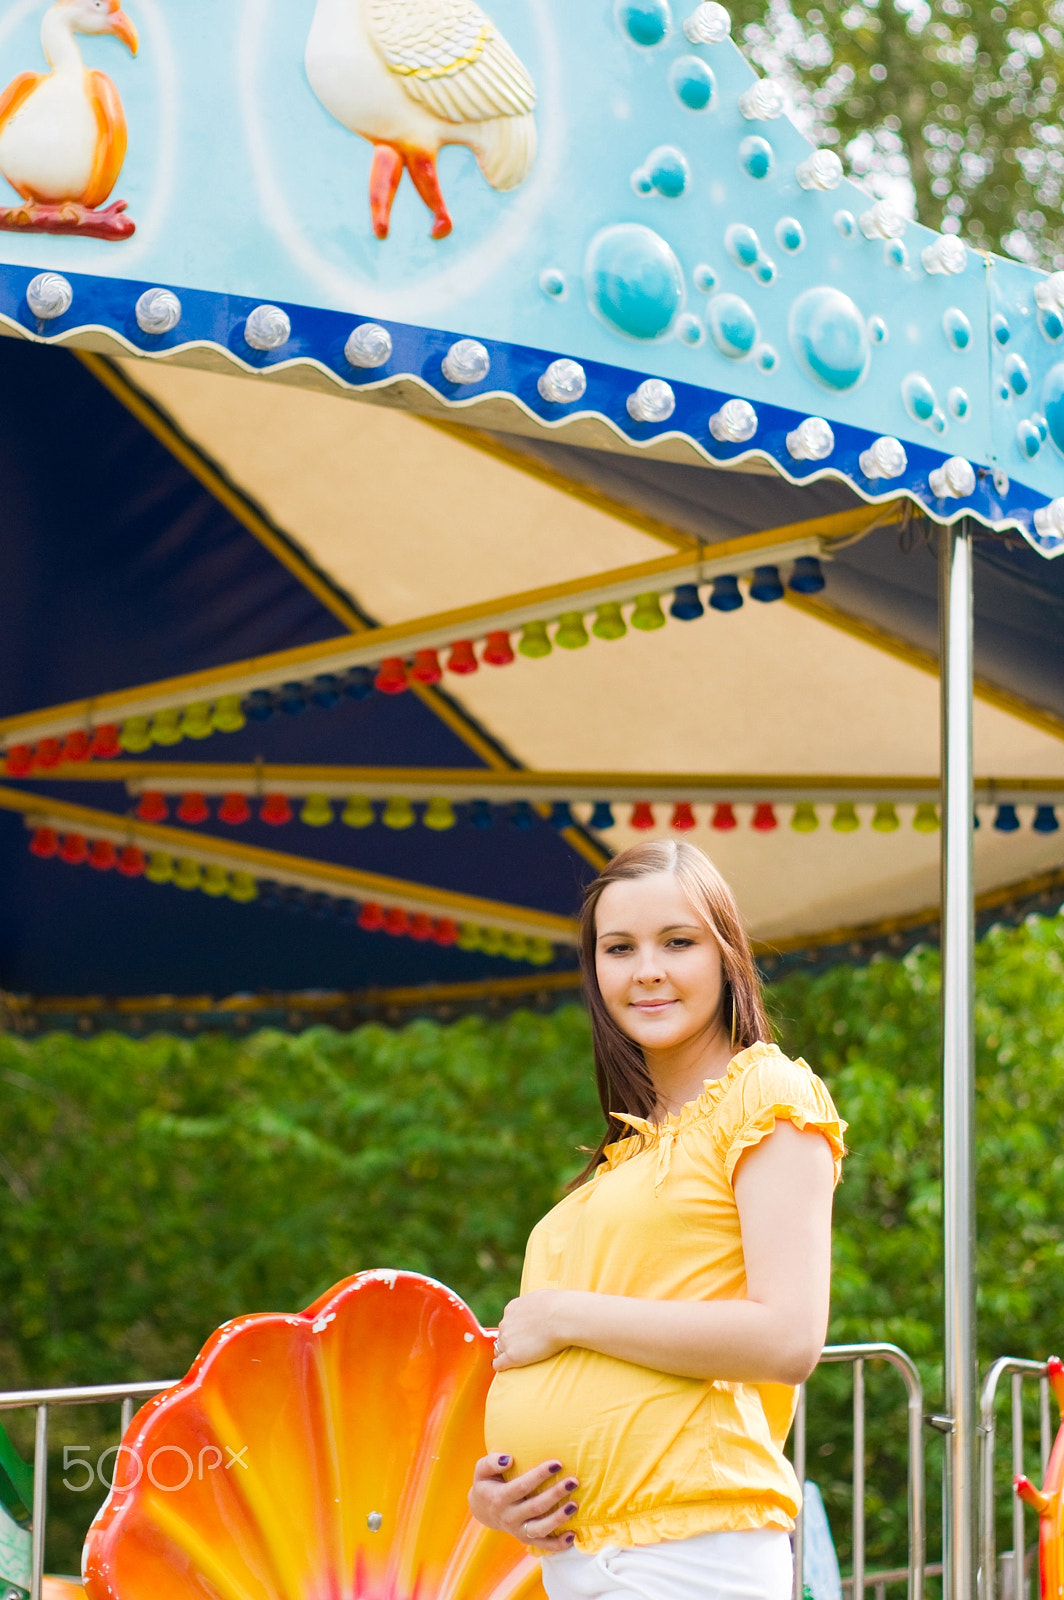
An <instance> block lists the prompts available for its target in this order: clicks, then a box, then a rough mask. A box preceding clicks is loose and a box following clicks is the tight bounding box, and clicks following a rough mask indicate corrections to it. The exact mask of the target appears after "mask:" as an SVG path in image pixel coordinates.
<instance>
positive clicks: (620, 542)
mask: <svg viewBox="0 0 1064 1600" xmlns="http://www.w3.org/2000/svg"><path fill="white" fill-rule="evenodd" d="M119 365H120V366H121V367H122V368H123V369H124V370H125V372H126V375H127V376H128V378H129V380H130V381H131V382H132V383H134V384H135V385H136V386H137V387H138V388H140V389H141V390H143V391H144V392H145V393H146V394H148V395H149V396H150V397H151V398H152V399H153V400H154V401H155V402H156V404H158V405H160V406H162V407H163V409H164V410H165V411H167V412H168V413H169V414H170V416H171V417H172V418H173V419H174V421H175V422H177V423H178V425H179V426H180V427H181V428H182V429H183V430H184V432H185V433H186V434H188V435H189V437H190V438H192V439H193V440H195V441H196V442H197V444H198V445H199V446H200V447H201V448H202V449H203V450H205V451H206V452H207V454H208V455H210V456H211V457H212V458H213V459H214V460H215V461H216V462H217V463H218V464H219V465H220V466H221V467H223V468H224V470H225V471H226V472H227V473H228V475H229V476H230V478H232V479H233V481H234V482H235V483H237V484H239V485H240V487H241V488H242V489H244V490H245V491H246V492H247V493H248V494H250V495H252V496H253V497H254V499H255V500H256V501H257V502H258V503H259V505H261V506H262V507H263V508H264V510H266V511H267V512H268V514H269V515H270V516H271V517H272V519H273V520H274V521H275V522H276V523H277V524H278V525H279V526H280V527H282V528H283V529H284V530H285V532H286V533H288V534H289V535H290V536H291V537H292V538H293V539H295V541H296V542H297V543H298V544H299V545H300V546H302V548H303V549H304V551H305V552H306V553H307V554H308V555H309V556H310V557H311V558H312V559H313V560H314V561H315V562H316V563H317V565H318V566H319V567H321V568H323V569H324V570H325V571H326V572H328V573H329V574H330V576H331V577H332V578H333V579H334V580H335V581H336V582H337V583H338V584H340V586H341V587H342V588H344V589H346V590H347V592H348V593H349V594H351V595H353V596H354V597H355V598H356V599H357V600H358V601H359V603H360V604H361V605H363V606H364V607H365V608H366V610H367V611H368V612H369V613H370V614H371V615H372V616H374V617H376V618H377V619H378V621H380V622H382V623H391V622H401V621H405V620H406V619H407V618H409V617H416V616H423V615H425V614H427V613H429V612H435V611H445V610H449V609H451V608H452V607H459V606H465V605H471V604H474V603H475V602H477V601H479V600H490V599H492V598H493V597H494V596H496V595H504V594H509V593H513V592H515V591H517V590H523V589H531V588H536V587H538V586H540V585H545V584H551V583H560V582H564V581H565V580H566V579H568V578H576V577H583V576H585V575H586V574H588V573H594V572H598V571H603V570H606V569H607V568H610V567H618V566H623V565H626V564H628V563H630V562H632V563H634V562H640V561H651V560H653V559H654V558H655V557H657V556H660V555H662V554H663V552H664V550H665V547H664V546H663V545H662V543H661V542H660V541H659V540H658V539H655V538H653V537H652V536H650V535H648V534H645V533H641V532H639V531H638V530H637V529H636V528H634V527H632V526H631V525H630V524H628V523H626V522H622V521H620V520H619V519H617V518H615V517H612V516H610V515H609V514H607V513H606V512H603V511H599V510H597V509H596V508H594V507H592V506H589V505H587V504H585V503H583V502H582V501H580V500H577V499H574V498H573V497H572V496H571V495H568V494H566V493H565V492H564V491H563V490H560V489H557V488H554V487H553V486H551V485H550V484H549V483H544V482H541V481H539V480H538V479H536V478H535V477H533V476H530V475H529V474H527V473H525V472H521V471H518V470H516V469H515V468H513V467H511V466H509V465H508V464H506V463H505V462H504V461H499V460H495V459H493V458H492V457H491V456H490V455H488V454H486V453H485V452H484V451H482V450H478V449H476V448H474V447H473V446H471V445H469V444H466V443H464V442H463V441H462V439H461V437H460V436H458V437H456V436H455V435H454V434H452V433H450V432H445V431H443V430H442V429H440V428H436V427H433V426H431V425H430V424H428V423H426V422H423V421H421V420H420V419H419V418H418V417H414V416H409V415H407V414H406V413H404V412H401V411H390V410H386V409H385V408H384V407H382V406H368V405H347V406H345V405H337V404H336V401H335V398H334V397H333V396H331V395H318V394H308V393H306V392H305V391H303V390H298V389H288V388H284V387H281V386H278V385H273V384H268V383H262V382H260V381H256V380H254V379H247V378H239V377H228V376H222V375H219V374H217V373H209V372H198V371H194V370H192V369H190V368H186V367H176V366H162V365H156V364H153V363H152V362H147V361H139V362H128V361H127V362H121V363H119Z"/></svg>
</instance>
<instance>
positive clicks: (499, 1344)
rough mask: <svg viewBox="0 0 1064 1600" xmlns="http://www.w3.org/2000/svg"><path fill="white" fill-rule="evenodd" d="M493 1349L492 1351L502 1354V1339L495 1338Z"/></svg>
mask: <svg viewBox="0 0 1064 1600" xmlns="http://www.w3.org/2000/svg"><path fill="white" fill-rule="evenodd" d="M493 1349H494V1353H495V1354H496V1355H501V1354H502V1340H501V1339H496V1341H495V1344H494V1346H493Z"/></svg>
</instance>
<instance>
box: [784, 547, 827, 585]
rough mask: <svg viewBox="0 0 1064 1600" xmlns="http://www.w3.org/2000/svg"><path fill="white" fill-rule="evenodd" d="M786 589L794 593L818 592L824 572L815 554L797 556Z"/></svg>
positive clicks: (822, 583) (822, 582)
mask: <svg viewBox="0 0 1064 1600" xmlns="http://www.w3.org/2000/svg"><path fill="white" fill-rule="evenodd" d="M787 587H788V589H793V590H794V592H795V594H819V593H820V591H821V589H822V588H823V587H824V574H823V572H822V571H821V567H820V562H819V561H818V560H817V558H816V556H799V557H798V559H797V560H796V561H795V563H794V566H793V568H792V569H791V577H790V582H789V583H788V585H787Z"/></svg>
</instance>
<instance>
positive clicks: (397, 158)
mask: <svg viewBox="0 0 1064 1600" xmlns="http://www.w3.org/2000/svg"><path fill="white" fill-rule="evenodd" d="M402 176H403V158H402V156H401V155H400V153H399V151H398V150H395V149H393V148H392V146H391V145H390V144H378V145H375V146H374V150H373V165H372V167H371V168H370V174H369V214H370V219H371V221H372V223H373V231H374V233H375V234H376V235H377V238H378V239H387V237H388V228H389V226H390V224H391V220H392V201H393V200H394V199H395V191H396V190H397V189H398V187H399V179H400V178H401V177H402Z"/></svg>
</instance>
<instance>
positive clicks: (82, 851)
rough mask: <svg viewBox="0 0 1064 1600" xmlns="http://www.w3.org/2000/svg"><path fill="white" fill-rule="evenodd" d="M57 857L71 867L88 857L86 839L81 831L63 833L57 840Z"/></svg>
mask: <svg viewBox="0 0 1064 1600" xmlns="http://www.w3.org/2000/svg"><path fill="white" fill-rule="evenodd" d="M59 859H60V861H65V862H67V863H68V864H69V865H70V866H72V867H80V865H81V863H82V862H83V861H87V860H88V859H89V845H88V840H87V839H86V838H85V835H84V834H83V833H64V835H63V837H62V839H61V840H60V842H59Z"/></svg>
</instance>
